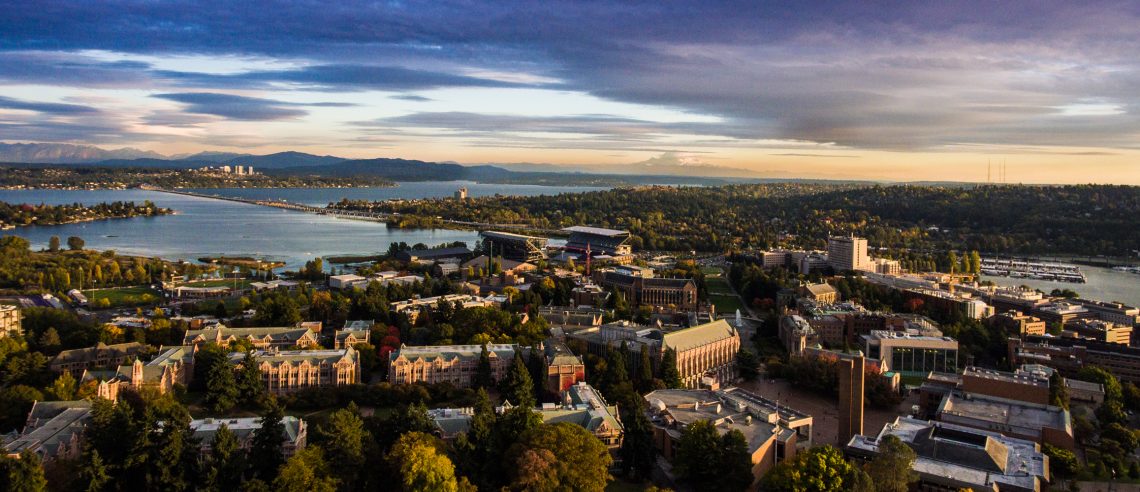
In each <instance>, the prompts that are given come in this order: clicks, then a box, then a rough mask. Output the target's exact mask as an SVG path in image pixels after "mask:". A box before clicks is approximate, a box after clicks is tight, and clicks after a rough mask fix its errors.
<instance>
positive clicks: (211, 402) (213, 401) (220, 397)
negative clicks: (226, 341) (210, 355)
mask: <svg viewBox="0 0 1140 492" xmlns="http://www.w3.org/2000/svg"><path fill="white" fill-rule="evenodd" d="M206 377H207V378H209V379H208V380H207V381H206V405H207V406H209V407H210V410H212V411H213V412H215V413H224V412H228V411H229V410H230V409H231V408H233V407H234V405H236V404H237V399H238V396H239V394H238V387H237V382H236V381H234V370H233V369H232V368H230V365H229V363H225V362H223V363H221V364H215V365H214V367H213V368H212V369H210V372H209V374H207V375H206Z"/></svg>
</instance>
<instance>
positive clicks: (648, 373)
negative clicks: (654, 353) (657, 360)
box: [637, 343, 653, 392]
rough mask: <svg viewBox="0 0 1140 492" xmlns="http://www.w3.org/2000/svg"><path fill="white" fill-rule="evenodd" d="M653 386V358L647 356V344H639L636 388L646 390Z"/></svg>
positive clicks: (641, 390)
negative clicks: (639, 352)
mask: <svg viewBox="0 0 1140 492" xmlns="http://www.w3.org/2000/svg"><path fill="white" fill-rule="evenodd" d="M652 388H653V360H652V359H650V357H649V344H645V343H643V344H641V354H640V360H639V361H638V366H637V390H638V391H640V392H647V391H649V390H650V389H652Z"/></svg>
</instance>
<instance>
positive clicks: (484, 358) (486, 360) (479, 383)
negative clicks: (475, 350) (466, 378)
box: [474, 345, 495, 389]
mask: <svg viewBox="0 0 1140 492" xmlns="http://www.w3.org/2000/svg"><path fill="white" fill-rule="evenodd" d="M474 382H475V388H477V389H483V388H490V387H491V385H493V384H495V378H494V373H493V372H492V371H491V356H490V354H489V353H488V352H487V346H486V345H483V350H482V351H481V352H480V353H479V364H478V365H477V366H475V381H474Z"/></svg>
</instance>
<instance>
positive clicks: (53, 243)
mask: <svg viewBox="0 0 1140 492" xmlns="http://www.w3.org/2000/svg"><path fill="white" fill-rule="evenodd" d="M48 251H51V252H52V253H55V252H57V251H59V236H52V237H51V239H48Z"/></svg>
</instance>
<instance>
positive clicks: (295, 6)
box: [0, 0, 1140, 184]
mask: <svg viewBox="0 0 1140 492" xmlns="http://www.w3.org/2000/svg"><path fill="white" fill-rule="evenodd" d="M1138 53H1140V2H1136V1H1119V2H1115V1H1088V2H1071V1H1070V2H1064V1H1049V0H1042V1H1033V2H1020V1H1000V2H998V1H988V2H957V1H938V2H913V1H903V2H890V1H872V0H863V1H838V2H823V1H821V2H766V1H742V2H733V1H723V2H722V1H712V0H709V1H692V2H673V1H668V0H655V1H648V2H639V1H616V0H609V1H568V2H563V1H554V0H545V1H540V2H534V1H527V2H490V1H485V2H482V1H458V2H454V1H447V0H437V1H430V2H407V1H394V2H352V1H336V2H329V1H295V2H259V1H243V2H184V1H157V0H150V1H92V0H81V1H52V0H41V1H26V0H25V1H8V0H0V141H3V142H8V143H14V142H59V143H73V144H90V145H97V146H100V147H103V148H108V149H110V148H119V147H134V148H139V149H144V150H152V151H156V152H160V153H163V154H168V155H169V154H181V153H195V152H200V151H207V150H209V151H231V152H246V153H257V154H264V153H271V152H278V151H284V150H296V151H302V152H309V153H315V154H331V155H338V156H343V157H361V158H363V157H401V158H409V159H422V160H431V161H454V162H460V163H464V164H475V163H531V164H533V165H532V166H529V168H538V169H544V168H547V167H549V168H550V169H552V170H557V169H559V167H557V166H573V168H574V169H589V170H602V171H623V170H624V171H631V172H646V171H647V170H650V171H651V170H654V169H658V170H669V171H676V170H687V172H689V173H692V174H703V173H708V174H724V173H729V174H732V175H750V176H752V175H754V176H757V177H782V178H788V177H804V178H834V179H851V178H857V179H879V180H896V181H915V180H954V181H978V182H982V181H987V179H988V180H989V181H998V180H999V175H1000V173H999V172H998V171H997V169H998V168H999V165H1003V166H1004V168H1005V173H1004V175H1005V180H1006V181H1007V182H1026V183H1036V182H1046V183H1088V182H1098V183H1127V184H1140V160H1138V157H1140V56H1138V55H1137V54H1138ZM987 170H989V171H988V172H987ZM987 176H989V177H988V178H987Z"/></svg>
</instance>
